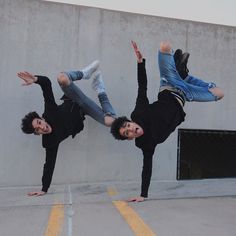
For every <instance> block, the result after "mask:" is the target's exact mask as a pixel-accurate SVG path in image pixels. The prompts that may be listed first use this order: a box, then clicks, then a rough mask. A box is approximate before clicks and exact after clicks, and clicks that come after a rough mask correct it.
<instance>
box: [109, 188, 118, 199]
mask: <svg viewBox="0 0 236 236" xmlns="http://www.w3.org/2000/svg"><path fill="white" fill-rule="evenodd" d="M107 194H108V195H109V196H111V197H112V196H115V195H117V194H118V192H117V191H116V189H115V188H114V187H110V188H107Z"/></svg>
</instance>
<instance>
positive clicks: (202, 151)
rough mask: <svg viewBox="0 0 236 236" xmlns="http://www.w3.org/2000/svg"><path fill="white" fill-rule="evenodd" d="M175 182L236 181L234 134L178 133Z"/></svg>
mask: <svg viewBox="0 0 236 236" xmlns="http://www.w3.org/2000/svg"><path fill="white" fill-rule="evenodd" d="M177 160H178V162H177V179H178V180H187V179H209V178H233V177H236V131H229V130H205V129H179V130H178V151H177Z"/></svg>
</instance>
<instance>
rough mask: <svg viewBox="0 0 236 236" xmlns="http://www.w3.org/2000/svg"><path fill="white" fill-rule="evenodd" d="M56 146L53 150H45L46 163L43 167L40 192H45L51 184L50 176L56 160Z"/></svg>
mask: <svg viewBox="0 0 236 236" xmlns="http://www.w3.org/2000/svg"><path fill="white" fill-rule="evenodd" d="M58 146H59V145H57V146H55V147H53V148H46V161H45V163H44V167H43V176H42V191H44V192H47V191H48V188H49V186H50V184H51V182H52V175H53V171H54V167H55V163H56V159H57V150H58Z"/></svg>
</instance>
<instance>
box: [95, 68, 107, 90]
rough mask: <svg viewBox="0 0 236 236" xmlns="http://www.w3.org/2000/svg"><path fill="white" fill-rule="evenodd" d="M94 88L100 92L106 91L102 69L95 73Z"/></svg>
mask: <svg viewBox="0 0 236 236" xmlns="http://www.w3.org/2000/svg"><path fill="white" fill-rule="evenodd" d="M92 89H93V90H95V91H96V92H97V93H98V94H100V93H104V92H105V85H104V82H103V80H102V73H101V71H100V70H99V71H96V72H95V73H94V74H93V82H92Z"/></svg>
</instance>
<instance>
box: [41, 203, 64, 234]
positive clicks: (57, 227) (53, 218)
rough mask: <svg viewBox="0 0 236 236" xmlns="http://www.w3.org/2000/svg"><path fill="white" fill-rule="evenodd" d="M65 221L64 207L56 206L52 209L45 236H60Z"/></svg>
mask: <svg viewBox="0 0 236 236" xmlns="http://www.w3.org/2000/svg"><path fill="white" fill-rule="evenodd" d="M63 220H64V205H62V204H59V205H54V206H53V207H52V210H51V213H50V216H49V220H48V226H47V229H46V232H45V236H58V235H59V233H60V232H61V228H62V223H63Z"/></svg>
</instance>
